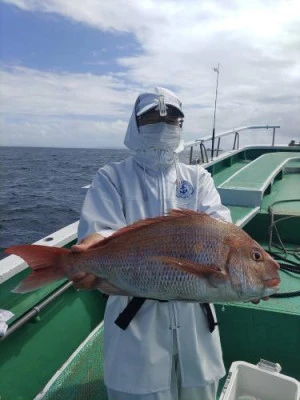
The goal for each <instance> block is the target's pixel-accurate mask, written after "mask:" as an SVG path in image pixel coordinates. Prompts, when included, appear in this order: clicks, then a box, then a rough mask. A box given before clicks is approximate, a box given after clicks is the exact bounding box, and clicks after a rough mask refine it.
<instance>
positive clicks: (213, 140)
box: [211, 64, 220, 160]
mask: <svg viewBox="0 0 300 400" xmlns="http://www.w3.org/2000/svg"><path fill="white" fill-rule="evenodd" d="M213 70H214V71H215V72H216V73H217V85H216V96H215V110H214V124H213V132H212V144H211V159H212V160H213V158H214V147H215V135H216V110H217V98H218V84H219V72H220V64H218V66H217V68H213Z"/></svg>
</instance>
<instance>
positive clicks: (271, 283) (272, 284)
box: [264, 278, 280, 289]
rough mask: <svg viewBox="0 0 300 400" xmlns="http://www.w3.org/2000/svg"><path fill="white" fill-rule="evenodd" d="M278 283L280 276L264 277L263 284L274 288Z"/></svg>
mask: <svg viewBox="0 0 300 400" xmlns="http://www.w3.org/2000/svg"><path fill="white" fill-rule="evenodd" d="M279 283H280V278H270V279H265V280H264V284H265V286H267V287H271V288H274V289H275V287H276V286H278V285H279Z"/></svg>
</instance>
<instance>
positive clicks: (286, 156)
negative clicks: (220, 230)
mask: <svg viewBox="0 0 300 400" xmlns="http://www.w3.org/2000/svg"><path fill="white" fill-rule="evenodd" d="M291 161H292V162H293V165H295V163H298V162H300V152H295V153H293V154H291V153H288V152H283V153H281V152H279V153H268V154H264V155H262V156H260V157H258V158H256V159H255V160H253V161H252V162H251V163H249V164H247V165H246V166H245V167H243V168H242V169H241V170H239V171H238V172H236V173H235V174H234V175H232V176H231V177H230V178H229V179H227V180H226V181H225V182H223V183H222V184H221V185H219V186H218V188H217V189H218V192H219V194H220V196H221V200H222V203H223V204H224V205H226V206H241V207H251V208H253V207H260V204H261V200H262V197H263V195H264V194H265V193H269V192H270V191H271V187H272V184H273V182H274V180H275V179H280V178H281V177H282V174H283V171H284V169H285V167H286V166H287V164H288V163H290V162H291Z"/></svg>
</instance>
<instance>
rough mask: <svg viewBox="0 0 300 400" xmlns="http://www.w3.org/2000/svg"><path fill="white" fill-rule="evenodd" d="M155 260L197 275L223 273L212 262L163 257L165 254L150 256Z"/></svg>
mask: <svg viewBox="0 0 300 400" xmlns="http://www.w3.org/2000/svg"><path fill="white" fill-rule="evenodd" d="M152 259H154V260H155V261H159V262H161V263H162V264H165V265H169V266H170V267H173V268H177V269H180V270H181V271H184V272H189V273H190V274H194V275H197V276H203V275H207V276H210V275H212V274H217V275H223V274H224V273H223V272H222V271H221V270H220V268H218V267H217V266H216V265H213V264H207V265H205V264H198V263H195V262H193V261H190V260H186V259H184V258H175V257H165V256H157V257H152Z"/></svg>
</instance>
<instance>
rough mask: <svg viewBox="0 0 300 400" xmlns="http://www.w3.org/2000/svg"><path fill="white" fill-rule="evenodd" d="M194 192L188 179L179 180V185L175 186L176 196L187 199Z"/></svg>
mask: <svg viewBox="0 0 300 400" xmlns="http://www.w3.org/2000/svg"><path fill="white" fill-rule="evenodd" d="M193 193H194V188H193V186H192V184H191V183H190V182H188V181H181V183H180V186H177V189H176V197H180V198H182V199H188V198H189V197H191V196H192V194H193Z"/></svg>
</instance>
